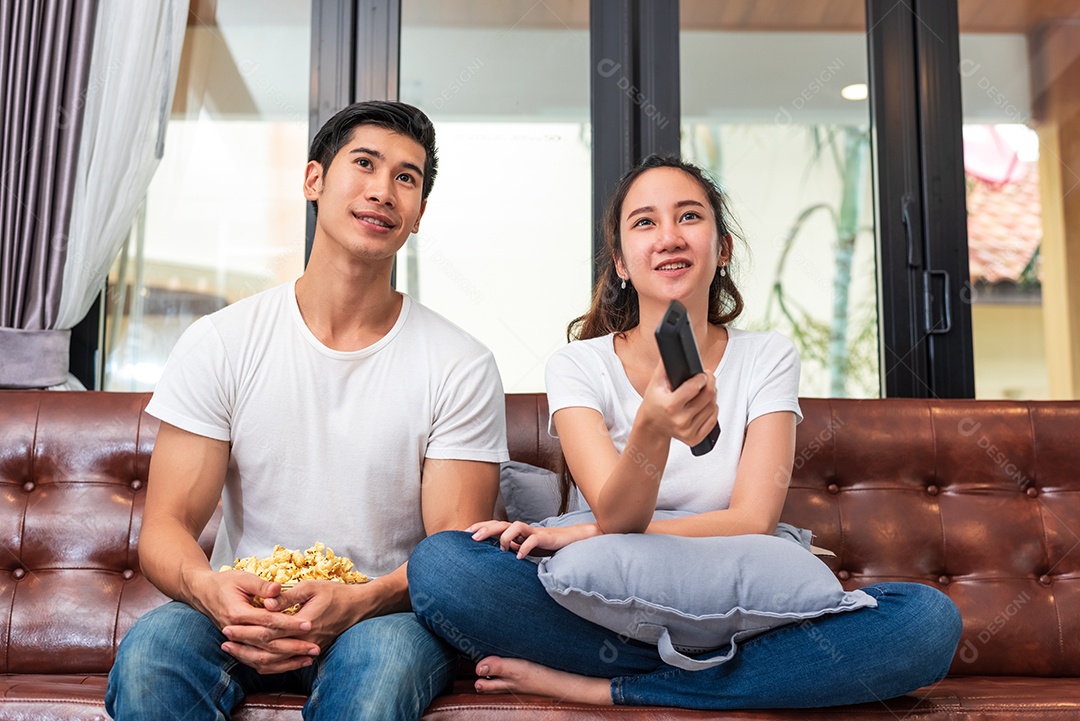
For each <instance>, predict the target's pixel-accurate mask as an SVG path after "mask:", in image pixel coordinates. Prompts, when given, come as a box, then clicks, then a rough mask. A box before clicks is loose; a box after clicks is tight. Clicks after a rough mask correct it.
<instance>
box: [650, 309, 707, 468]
mask: <svg viewBox="0 0 1080 721" xmlns="http://www.w3.org/2000/svg"><path fill="white" fill-rule="evenodd" d="M656 345H657V346H659V347H660V358H661V359H662V360H663V361H664V370H665V371H667V377H668V381H670V382H671V388H672V390H674V389H676V388H678V387H679V386H681V385H682V384H683V383H685V382H686V380H687V379H688V378H690V377H691V376H696V375H697V374H698V373H702V372H704V369H703V368H702V367H701V356H700V355H699V354H698V347H697V342H696V341H695V340H694V329H693V328H691V327H690V316H689V315H687V313H686V307H685V306H684V305H683V304H682V303H680V302H679V301H677V300H673V301H671V304H670V305H669V306H668V309H667V312H666V313H664V319H663V320H662V321H660V327H658V328H657V329H656ZM719 438H720V424H719V423H717V424H716V427H715V428H713V429H712V430H711V431H709V435H707V436H705V439H704V440H703V441H701V443H698V444H697V445H696V446H694V447H693V448H691V449H690V452H691V453H693V454H694V455H695V456H703V455H705V454H706V453H708V452H709V451H711V450H712V449H713V446H715V445H716V441H717V440H719Z"/></svg>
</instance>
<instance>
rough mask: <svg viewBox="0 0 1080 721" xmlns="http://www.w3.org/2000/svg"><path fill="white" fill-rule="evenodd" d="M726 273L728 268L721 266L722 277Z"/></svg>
mask: <svg viewBox="0 0 1080 721" xmlns="http://www.w3.org/2000/svg"><path fill="white" fill-rule="evenodd" d="M725 275H727V268H725V267H724V266H720V277H721V278H723V277H724V276H725Z"/></svg>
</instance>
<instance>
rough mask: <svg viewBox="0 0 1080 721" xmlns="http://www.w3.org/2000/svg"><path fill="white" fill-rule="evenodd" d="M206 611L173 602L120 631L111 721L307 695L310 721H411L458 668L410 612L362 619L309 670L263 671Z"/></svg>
mask: <svg viewBox="0 0 1080 721" xmlns="http://www.w3.org/2000/svg"><path fill="white" fill-rule="evenodd" d="M224 642H225V637H224V636H222V634H221V632H220V631H219V630H218V629H217V627H216V626H215V625H214V624H213V623H212V622H211V621H210V619H208V618H207V617H206V616H204V615H203V614H202V613H200V612H198V611H196V610H195V609H193V608H191V607H190V606H188V605H187V604H184V603H179V602H177V601H173V602H171V603H167V604H165V605H164V606H161V607H159V608H156V609H154V610H153V611H151V612H150V613H148V614H146V615H145V616H143V617H142V618H141V619H139V621H138V622H137V623H136V624H135V626H134V627H133V628H132V629H131V630H130V631H129V632H128V633H127V635H126V636H124V640H123V641H122V642H121V643H120V648H119V650H118V652H117V656H116V663H115V664H114V666H113V669H112V673H110V674H109V688H108V691H107V692H106V695H105V708H106V710H107V711H108V712H109V714H110V715H111V716H112V717H113V718H114V719H116V720H117V721H138V720H142V719H146V720H150V719H154V720H155V721H162V720H163V719H176V720H177V721H179V720H180V719H200V720H203V719H219V720H223V719H228V718H229V714H230V712H231V711H232V709H233V708H234V707H235V706H236V705H237V704H238V703H240V702H241V701H242V700H243V699H244V696H245V694H248V693H255V692H260V691H282V692H292V693H301V694H310V696H309V698H308V701H307V703H306V704H305V705H304V711H303V713H304V718H305V719H307V720H308V721H342V720H344V719H372V720H376V719H377V720H378V721H382V720H383V719H394V720H401V721H404V720H406V719H407V720H408V721H416V719H418V718H420V714H422V713H423V712H424V709H425V708H427V706H428V704H429V703H431V700H432V699H433V698H434V697H435V695H436V694H438V693H440V692H441V691H443V690H445V688H446V687H447V686H448V685H449V683H450V682H451V681H452V680H453V677H454V674H455V672H456V671H457V663H458V657H457V654H456V653H454V652H453V651H451V650H450V649H449V648H448V647H447V646H446V645H445V644H444V643H443V642H442V641H440V640H439V639H437V638H435V637H434V636H432V635H431V634H430V633H429V632H428V631H427V630H425V629H424V628H423V627H421V626H420V624H419V623H417V621H416V617H415V616H413V614H411V613H396V614H392V615H389V616H379V617H376V618H371V619H368V620H366V621H362V622H360V623H358V624H356V625H355V626H353V627H352V628H350V629H349V630H348V631H346V632H345V633H343V634H342V635H341V636H339V637H338V639H337V640H336V641H334V643H333V644H332V645H331V646H330V648H329V649H327V650H326V651H324V652H323V654H322V655H321V656H319V657H317V658H316V660H315V663H313V664H312V665H311V666H308V667H307V668H304V669H300V670H298V671H293V672H289V673H282V674H273V675H266V676H264V675H261V674H259V673H257V672H256V671H255V670H254V669H252V668H250V667H248V666H245V665H244V664H242V663H240V662H239V661H237V660H236V659H235V658H233V657H232V656H230V655H229V654H227V653H225V652H224V651H222V650H221V644H222V643H224Z"/></svg>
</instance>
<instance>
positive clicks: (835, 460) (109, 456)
mask: <svg viewBox="0 0 1080 721" xmlns="http://www.w3.org/2000/svg"><path fill="white" fill-rule="evenodd" d="M148 400H149V395H148V394H123V393H48V392H35V391H0V499H2V500H0V639H5V640H6V641H7V648H6V652H5V653H4V654H3V656H2V659H0V673H105V672H107V671H108V669H109V667H110V666H111V664H112V661H113V658H114V655H115V648H116V644H117V643H118V642H119V640H120V638H122V636H123V634H124V633H125V632H126V631H127V629H128V628H130V627H131V624H132V623H134V621H135V619H137V618H138V617H139V616H140V615H141V614H143V613H145V612H146V611H147V610H149V609H151V608H153V607H154V606H156V605H158V604H159V603H162V602H163V601H164V600H165V599H164V597H163V596H161V594H159V593H158V592H157V591H156V590H154V588H153V587H152V586H151V585H150V584H149V583H148V582H147V581H146V579H145V578H144V577H143V576H142V574H141V573H139V572H138V567H139V566H138V559H137V555H136V543H137V541H138V532H139V522H140V517H141V512H142V507H143V498H144V493H145V490H146V477H147V471H148V468H149V457H150V452H151V450H152V448H153V442H154V438H155V436H156V431H157V427H158V423H157V421H156V420H154V419H153V418H151V417H150V416H148V415H146V414H145V413H144V412H143V409H144V408H145V406H146V402H147V401H148ZM506 402H507V424H508V437H509V443H510V452H511V456H512V457H514V458H515V459H517V460H521V461H525V462H528V463H533V464H536V465H541V466H545V467H547V468H551V469H552V470H560V469H561V467H562V458H561V455H560V453H559V446H558V442H557V441H556V440H555V439H553V438H551V437H550V436H549V435H548V434H547V403H546V399H545V397H544V396H543V395H539V394H521V395H510V396H508V397H507V401H506ZM801 403H802V409H803V413H804V415H805V420H804V421H803V423H802V424H801V425H800V426H799V428H798V439H797V447H796V458H795V472H794V475H793V479H792V482H791V488H790V491H789V494H788V501H787V505H786V506H785V509H784V520H786V521H789V522H791V523H794V524H796V525H799V526H803V527H805V528H810V529H812V530H813V531H814V532H815V534H816V540H815V542H816V543H817V544H818V545H821V546H824V547H826V548H829V549H831V550H833V551H835V552H836V554H837V557H836V558H835V559H828V563H829V564H830V566H831V567H832V568H833V570H834V571H836V572H837V574H838V576H839V577H840V578H841V580H842V581H843V582H844V585H845V586H846V587H848V588H855V587H858V586H862V585H866V584H869V583H874V582H877V581H883V580H906V581H917V582H920V583H927V584H929V585H932V586H935V587H937V588H940V589H941V590H943V591H944V592H945V593H947V594H949V595H950V596H951V597H952V599H953V600H954V601H955V602H956V603H957V605H958V606H959V607H960V611H961V613H962V615H963V617H964V637H963V639H962V641H961V645H960V649H959V652H958V653H957V656H956V658H955V659H954V661H953V668H952V672H953V673H954V674H959V675H984V674H985V675H1041V676H1076V675H1080V644H1078V639H1080V633H1078V632H1080V613H1077V610H1078V609H1080V599H1078V598H1077V596H1078V594H1080V584H1078V583H1077V580H1078V578H1080V571H1078V566H1080V556H1078V554H1080V478H1077V473H1076V471H1075V470H1074V467H1075V466H1076V465H1077V458H1078V454H1077V453H1076V452H1075V451H1074V450H1073V448H1074V447H1075V443H1074V442H1073V441H1072V439H1073V438H1075V437H1076V436H1078V435H1080V403H1072V402H1069V403H1053V402H1038V403H1036V402H1032V403H1019V402H987V401H979V402H975V401H924V400H871V401H858V400H839V399H836V400H829V399H802V400H801ZM208 539H209V535H208V534H204V538H203V541H204V547H205V542H206V541H207V540H208Z"/></svg>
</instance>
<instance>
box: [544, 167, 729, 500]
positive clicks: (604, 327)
mask: <svg viewBox="0 0 1080 721" xmlns="http://www.w3.org/2000/svg"><path fill="white" fill-rule="evenodd" d="M655 168H675V169H676V170H681V171H683V172H684V173H686V174H687V175H689V176H690V177H691V178H693V179H694V180H696V181H697V183H698V185H700V186H701V190H702V191H703V192H704V193H705V197H706V198H707V199H708V201H709V207H711V208H712V212H713V217H714V218H715V219H716V232H717V235H718V237H719V238H720V244H721V248H722V249H724V250H727V251H728V252H729V253H731V252H732V251H733V250H734V249H733V245H734V243H733V237H734V236H735V233H734V231H733V228H734V225H735V224H734V221H733V219H732V217H731V212H730V211H729V210H728V207H727V202H726V201H725V200H724V195H723V193H721V192H720V189H719V188H717V187H716V183H714V182H713V181H712V180H711V179H710V178H709V177H708V176H707V175H706V174H705V172H704V171H703V170H702V169H701V168H699V167H698V166H696V165H694V164H693V163H688V162H686V161H684V160H682V159H681V158H679V157H676V156H674V155H650V156H648V157H647V158H645V159H644V160H642V161H641V164H640V165H638V166H636V167H634V168H633V169H631V170H630V171H629V172H628V173H626V175H624V176H623V177H622V179H621V180H620V181H619V184H618V185H617V186H615V192H614V194H613V195H612V197H611V200H610V201H609V202H608V204H607V207H606V208H605V209H604V215H603V218H602V219H601V224H602V227H603V231H604V250H603V251H602V257H600V258H599V259H598V261H599V263H600V274H599V276H597V279H596V286H595V287H594V288H593V294H592V301H591V303H590V304H589V309H588V310H587V311H586V312H585V314H584V315H582V316H579V317H577V318H575V319H574V320H572V321H570V323H569V325H567V326H566V339H567V340H568V341H572V340H575V339H578V340H585V339H588V338H599V337H600V336H604V335H607V334H609V333H617V334H620V335H621V334H623V333H626V332H627V331H628V330H630V329H631V328H634V327H636V326H637V325H638V322H639V318H638V299H637V290H635V289H634V286H633V283H629V282H628V283H627V286H626V289H625V290H624V289H623V288H622V278H620V277H619V274H618V272H617V270H616V268H615V259H616V258H618V259H619V260H620V261H621V260H622V258H623V252H622V238H621V237H620V234H619V225H620V216H621V215H622V206H623V201H625V200H626V195H627V193H629V192H630V188H631V186H633V184H634V182H635V181H636V180H637V179H638V178H640V177H641V176H642V175H644V174H645V173H647V172H648V171H650V170H653V169H655ZM742 310H743V299H742V294H740V293H739V289H738V288H737V287H735V280H734V278H732V274H731V273H725V274H724V275H721V274H720V268H719V267H718V268H717V269H716V272H715V274H714V275H713V279H712V283H711V284H710V285H709V322H710V323H712V324H714V325H726V324H728V323H730V322H732V321H733V320H735V319H736V318H738V317H739V314H740V313H742ZM573 485H574V478H573V476H572V475H571V474H570V469H569V467H566V466H565V465H564V467H563V472H562V476H561V477H560V480H559V494H560V503H559V513H565V512H566V507H567V504H568V503H569V500H570V489H571V487H572V486H573Z"/></svg>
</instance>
